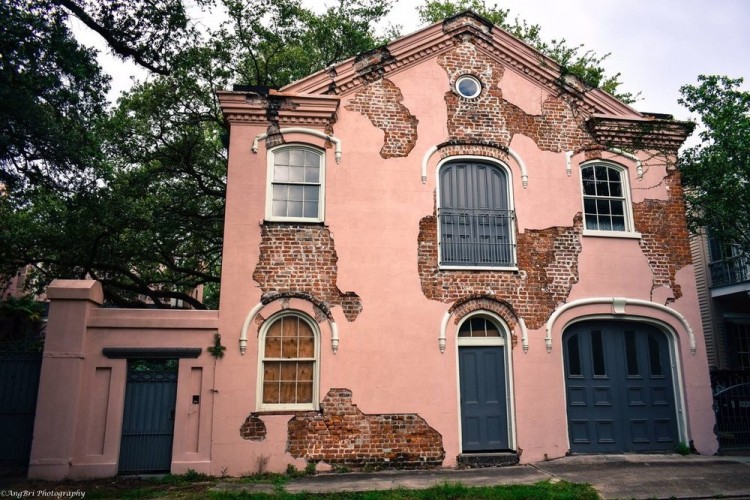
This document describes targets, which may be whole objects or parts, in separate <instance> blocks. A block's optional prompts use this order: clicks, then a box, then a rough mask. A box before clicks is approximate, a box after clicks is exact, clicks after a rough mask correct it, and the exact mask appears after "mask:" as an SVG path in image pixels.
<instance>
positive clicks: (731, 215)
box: [678, 75, 750, 253]
mask: <svg viewBox="0 0 750 500" xmlns="http://www.w3.org/2000/svg"><path fill="white" fill-rule="evenodd" d="M742 81H743V80H742V79H741V78H738V79H731V78H728V77H726V76H705V75H701V76H699V77H698V83H697V85H685V86H683V87H682V88H681V89H680V93H681V95H682V97H681V98H680V99H679V103H680V104H682V105H683V106H685V107H687V108H688V109H689V110H690V111H691V112H693V113H696V114H697V115H698V116H699V118H700V125H701V126H700V128H699V132H698V134H699V138H700V140H701V142H700V144H698V145H696V146H693V147H691V148H687V149H685V150H684V151H683V152H682V153H681V154H680V158H679V163H678V164H679V168H680V172H681V173H682V182H683V184H684V186H685V188H686V190H685V198H686V201H687V204H688V222H689V224H690V227H691V229H692V230H693V231H698V230H700V229H702V228H709V230H710V232H711V234H712V236H713V237H715V238H717V239H718V240H719V241H722V242H725V243H733V244H737V245H740V246H741V248H742V249H743V251H744V252H745V253H748V252H750V92H747V91H743V90H741V88H740V86H741V85H742Z"/></svg>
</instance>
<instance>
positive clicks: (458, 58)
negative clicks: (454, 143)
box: [438, 40, 594, 152]
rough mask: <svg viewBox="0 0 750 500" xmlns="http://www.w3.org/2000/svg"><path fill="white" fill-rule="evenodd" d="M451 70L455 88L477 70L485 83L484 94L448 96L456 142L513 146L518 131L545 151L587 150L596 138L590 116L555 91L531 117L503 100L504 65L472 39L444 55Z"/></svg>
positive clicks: (441, 59) (452, 135)
mask: <svg viewBox="0 0 750 500" xmlns="http://www.w3.org/2000/svg"><path fill="white" fill-rule="evenodd" d="M438 64H440V66H442V67H443V69H445V71H446V72H447V73H448V78H449V81H450V85H451V87H453V85H454V84H455V82H456V80H457V79H458V77H460V76H462V75H465V74H472V75H474V76H475V77H477V78H479V80H480V81H481V82H482V93H481V94H480V95H479V96H478V97H476V98H474V99H465V98H463V97H460V96H459V95H458V94H456V93H455V92H453V91H452V90H451V91H449V92H447V93H446V94H445V103H446V105H447V108H448V134H449V136H450V140H458V141H474V142H492V143H497V144H501V145H503V146H506V147H507V146H508V145H509V144H510V142H511V140H512V139H513V135H514V134H524V135H526V136H528V137H530V138H531V139H533V140H534V141H535V142H536V143H537V145H538V146H539V148H540V149H543V150H547V151H554V152H561V151H568V150H574V151H578V150H581V149H584V148H585V147H586V145H588V144H592V143H593V142H594V140H593V138H592V137H591V135H590V133H589V132H588V131H587V129H586V126H585V122H586V120H587V119H588V114H587V113H585V112H584V111H583V110H582V109H579V108H578V107H576V106H575V105H574V103H573V102H572V100H570V99H563V98H561V97H557V96H553V95H550V96H549V97H547V99H546V100H545V101H544V102H543V103H542V114H541V115H529V114H527V113H526V112H524V111H523V110H522V109H521V108H519V107H518V106H516V105H514V104H511V103H510V102H508V101H506V100H505V99H503V93H502V90H500V88H499V83H500V80H501V79H502V76H503V72H504V67H503V66H502V65H500V64H498V63H497V62H496V61H495V60H493V59H491V58H489V57H487V56H485V55H484V54H482V53H481V52H479V51H478V50H477V48H476V46H475V45H474V44H473V43H472V42H471V41H470V40H465V41H462V42H458V43H457V44H456V46H455V48H454V49H453V50H452V51H450V52H447V53H445V54H443V55H442V56H440V57H439V58H438Z"/></svg>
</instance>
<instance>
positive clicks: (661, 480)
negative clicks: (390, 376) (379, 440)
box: [285, 455, 750, 499]
mask: <svg viewBox="0 0 750 500" xmlns="http://www.w3.org/2000/svg"><path fill="white" fill-rule="evenodd" d="M556 479H557V480H565V481H570V482H576V483H589V484H591V485H592V486H593V487H594V488H596V489H597V491H599V493H600V494H601V496H602V498H604V499H615V498H636V499H643V498H656V499H658V498H691V499H696V498H718V497H722V498H732V497H734V498H750V457H703V456H695V455H690V456H686V457H683V456H680V455H588V456H572V457H566V458H562V459H558V460H550V461H547V462H539V463H536V464H531V465H519V466H513V467H503V468H488V469H470V470H452V469H441V470H431V471H390V472H375V473H362V474H325V475H319V476H311V477H305V478H299V479H295V480H293V481H290V482H289V483H287V485H286V487H285V490H286V491H288V492H302V491H307V492H311V493H314V492H329V491H367V490H387V489H392V488H399V487H403V488H409V489H419V488H429V487H430V486H434V485H437V484H441V483H444V482H460V483H463V484H465V485H468V486H488V485H498V484H531V483H535V482H538V481H546V480H556Z"/></svg>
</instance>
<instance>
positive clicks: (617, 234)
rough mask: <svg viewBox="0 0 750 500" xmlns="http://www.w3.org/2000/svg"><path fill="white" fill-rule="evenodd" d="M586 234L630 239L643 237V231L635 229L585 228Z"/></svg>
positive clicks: (584, 232)
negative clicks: (607, 229)
mask: <svg viewBox="0 0 750 500" xmlns="http://www.w3.org/2000/svg"><path fill="white" fill-rule="evenodd" d="M583 235H584V236H593V237H595V238H624V239H630V240H639V239H641V233H636V232H634V231H594V230H591V229H584V230H583Z"/></svg>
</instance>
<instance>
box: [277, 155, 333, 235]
mask: <svg viewBox="0 0 750 500" xmlns="http://www.w3.org/2000/svg"><path fill="white" fill-rule="evenodd" d="M283 149H290V150H291V149H303V150H306V151H310V152H313V153H315V154H317V155H318V156H319V157H320V177H319V179H318V185H319V187H320V191H319V193H320V195H319V197H318V214H317V216H316V217H281V216H274V215H273V185H274V180H273V176H274V158H275V155H276V153H277V152H278V151H280V150H283ZM266 163H267V171H266V220H267V221H273V222H323V221H324V220H325V185H326V175H325V174H326V154H325V150H323V149H320V148H318V147H315V146H312V145H310V144H305V143H288V144H281V145H279V146H276V147H273V148H271V149H269V150H268V154H267V160H266ZM279 184H287V185H289V184H294V183H293V182H279ZM301 184H302V185H311V184H310V183H301Z"/></svg>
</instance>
